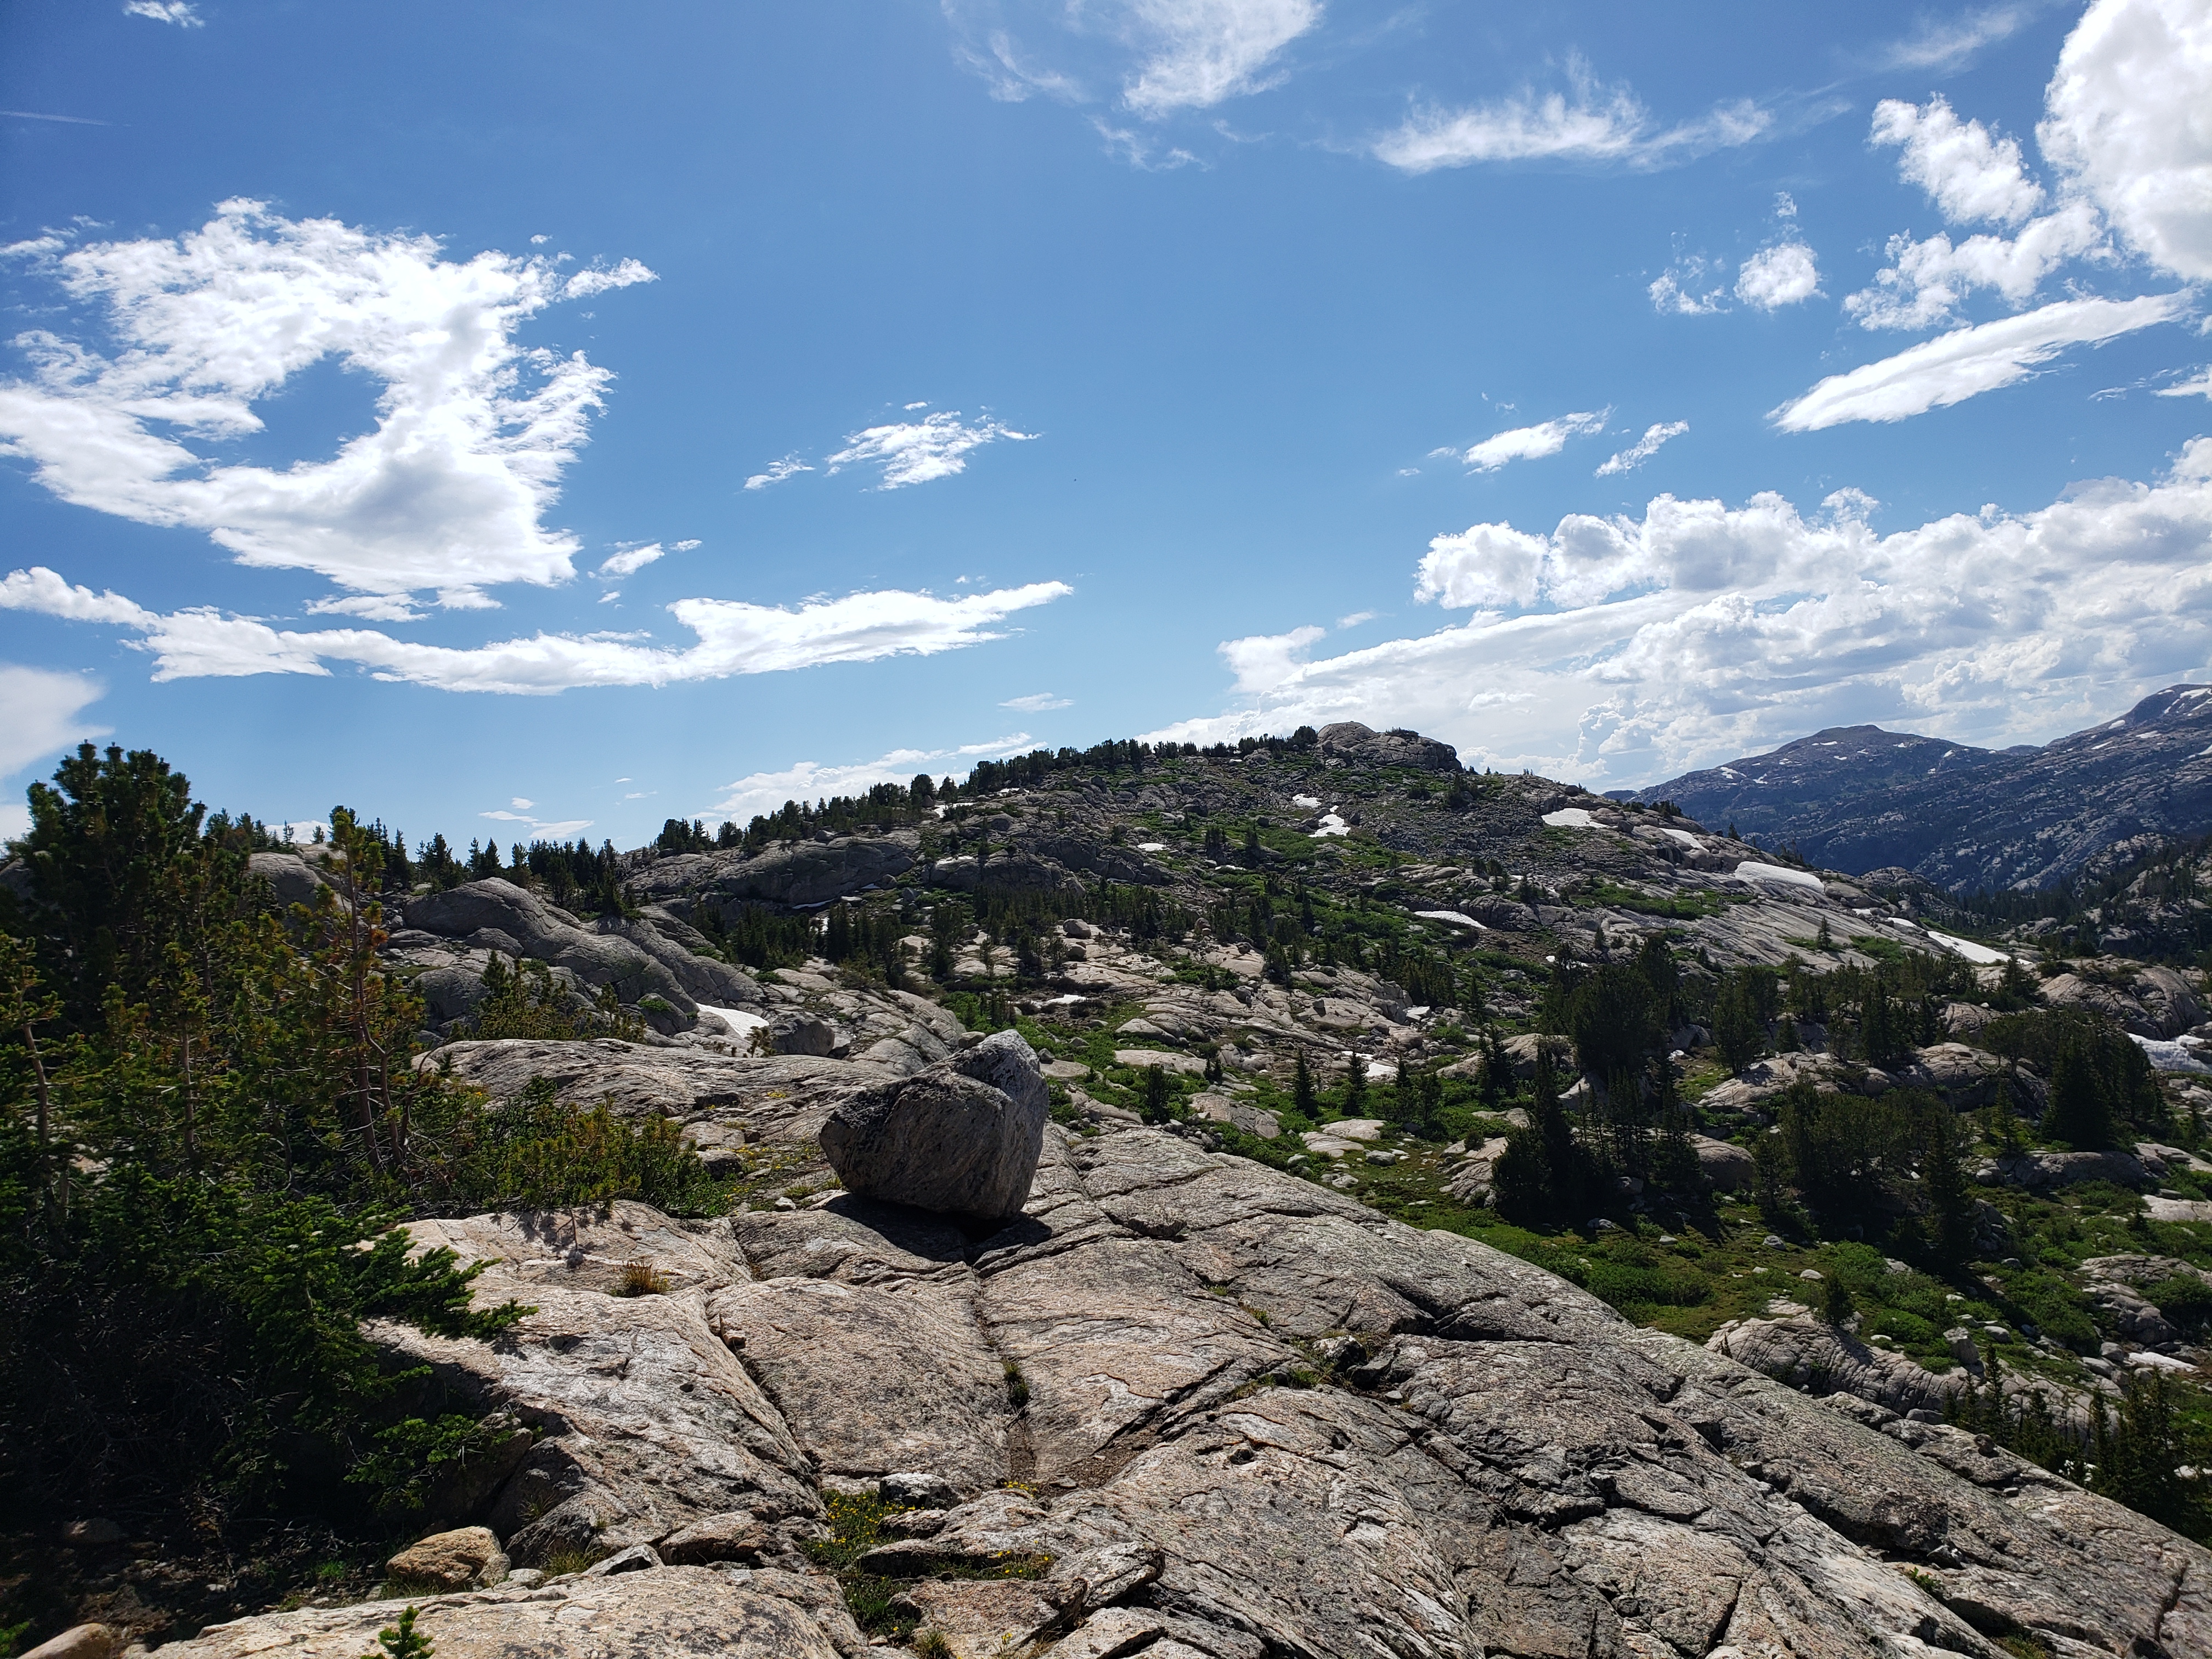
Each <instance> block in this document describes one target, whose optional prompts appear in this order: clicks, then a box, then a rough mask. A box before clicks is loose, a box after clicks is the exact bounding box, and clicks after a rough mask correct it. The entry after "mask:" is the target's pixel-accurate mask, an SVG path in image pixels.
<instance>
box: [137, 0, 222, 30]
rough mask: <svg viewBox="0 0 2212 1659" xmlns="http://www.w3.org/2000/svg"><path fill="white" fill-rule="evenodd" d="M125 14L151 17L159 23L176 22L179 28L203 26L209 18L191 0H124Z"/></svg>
mask: <svg viewBox="0 0 2212 1659" xmlns="http://www.w3.org/2000/svg"><path fill="white" fill-rule="evenodd" d="M123 15H125V17H150V18H152V19H153V20H154V21H155V22H157V23H174V24H176V25H177V27H179V28H187V29H196V28H203V27H206V24H207V19H205V18H204V17H203V16H201V15H199V13H198V11H197V10H196V9H194V8H193V6H192V4H191V0H123Z"/></svg>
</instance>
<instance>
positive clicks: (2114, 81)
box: [2036, 0, 2212, 282]
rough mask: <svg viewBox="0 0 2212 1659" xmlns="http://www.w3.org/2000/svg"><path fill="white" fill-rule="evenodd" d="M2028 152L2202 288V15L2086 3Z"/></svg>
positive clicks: (2191, 0)
mask: <svg viewBox="0 0 2212 1659" xmlns="http://www.w3.org/2000/svg"><path fill="white" fill-rule="evenodd" d="M2044 106H2045V119H2044V121H2043V123H2042V125H2040V126H2039V127H2038V128H2037V129H2036V139H2037V142H2038V143H2039V144H2040V145H2041V146H2042V149H2043V153H2044V154H2045V155H2046V156H2048V157H2050V159H2051V162H2052V164H2053V165H2054V166H2056V167H2058V168H2059V170H2060V171H2061V172H2062V173H2064V174H2065V175H2066V177H2067V179H2068V180H2069V183H2070V184H2071V185H2073V187H2074V188H2075V189H2077V190H2080V191H2083V192H2085V193H2086V194H2087V195H2088V196H2089V197H2091V198H2092V199H2093V200H2094V201H2095V202H2096V203H2097V204H2098V205H2099V206H2100V208H2102V209H2103V210H2104V212H2105V215H2106V217H2107V218H2108V219H2109V220H2110V221H2111V222H2112V224H2113V225H2114V226H2115V227H2116V228H2118V231H2119V232H2120V234H2122V235H2123V236H2124V237H2125V238H2126V239H2127V240H2128V242H2129V244H2130V246H2133V247H2134V248H2135V249H2136V251H2137V252H2140V253H2142V256H2143V257H2144V258H2147V259H2148V260H2149V261H2150V262H2151V263H2152V264H2155V265H2157V266H2158V267H2160V269H2162V270H2168V271H2171V272H2172V273H2173V274H2174V275H2175V276H2182V277H2186V278H2188V279H2189V280H2191V281H2192V282H2198V281H2203V279H2205V278H2206V277H2212V7H2207V6H2205V5H2204V4H2203V0H2095V3H2094V4H2093V5H2091V6H2090V8H2089V9H2088V10H2087V12H2085V13H2084V14H2083V15H2082V17H2081V21H2080V22H2079V23H2077V24H2076V25H2075V27H2074V31H2073V33H2070V34H2069V35H2068V36H2067V37H2066V44H2065V46H2064V47H2063V49H2062V50H2061V51H2060V52H2059V54H2058V68H2057V73H2056V74H2055V75H2053V76H2052V77H2051V85H2050V86H2049V88H2046V89H2045V93H2044Z"/></svg>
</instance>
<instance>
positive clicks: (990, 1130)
mask: <svg viewBox="0 0 2212 1659" xmlns="http://www.w3.org/2000/svg"><path fill="white" fill-rule="evenodd" d="M1048 1108H1049V1103H1048V1099H1047V1097H1046V1093H1045V1083H1044V1074H1043V1073H1042V1072H1041V1071H1040V1070H1039V1069H1038V1066H1037V1057H1036V1051H1035V1050H1034V1049H1032V1048H1030V1045H1029V1044H1028V1043H1027V1042H1024V1041H1023V1039H1022V1036H1021V1035H1020V1033H1019V1032H1016V1031H999V1032H995V1033H994V1034H993V1035H992V1036H987V1037H986V1038H984V1039H983V1041H982V1042H979V1043H978V1044H976V1045H975V1047H974V1048H970V1049H969V1050H968V1051H967V1052H966V1053H964V1054H957V1055H955V1056H954V1057H953V1058H952V1059H951V1060H945V1061H944V1062H942V1063H941V1064H939V1065H936V1066H931V1067H930V1068H929V1069H928V1070H927V1071H926V1072H923V1073H920V1074H918V1075H917V1076H914V1077H910V1078H902V1079H900V1080H899V1081H898V1082H896V1083H892V1084H885V1085H877V1086H874V1087H872V1088H863V1089H860V1090H858V1091H855V1092H854V1093H853V1094H851V1095H848V1097H846V1098H845V1099H844V1100H843V1101H842V1103H839V1104H838V1105H837V1106H836V1107H835V1108H834V1109H832V1110H831V1111H830V1113H829V1116H828V1117H827V1118H826V1119H825V1120H824V1121H823V1125H822V1133H821V1142H822V1151H823V1154H824V1155H825V1156H826V1157H827V1158H829V1163H830V1165H831V1167H832V1168H834V1169H835V1170H836V1171H837V1173H838V1175H839V1176H841V1177H842V1179H843V1181H844V1183H845V1188H846V1190H847V1191H848V1192H852V1193H858V1194H860V1195H861V1196H863V1197H866V1198H875V1199H882V1200H887V1201H889V1202H891V1203H895V1204H911V1205H914V1206H915V1207H917V1208H919V1209H924V1210H935V1211H938V1212H941V1213H943V1214H946V1215H955V1216H961V1217H965V1218H972V1219H974V1220H976V1221H981V1222H992V1221H1004V1220H1010V1219H1012V1218H1013V1217H1015V1216H1017V1215H1019V1214H1020V1213H1021V1209H1022V1206H1023V1205H1024V1203H1025V1202H1027V1201H1028V1199H1029V1194H1030V1180H1031V1178H1032V1177H1033V1176H1035V1175H1036V1166H1037V1158H1038V1155H1039V1153H1040V1152H1041V1151H1042V1147H1043V1144H1044V1126H1045V1121H1046V1118H1047V1116H1048Z"/></svg>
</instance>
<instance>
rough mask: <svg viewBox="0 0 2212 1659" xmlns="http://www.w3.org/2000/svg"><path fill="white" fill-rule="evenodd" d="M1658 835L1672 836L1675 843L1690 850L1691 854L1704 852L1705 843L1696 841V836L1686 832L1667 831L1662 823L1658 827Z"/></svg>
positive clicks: (1680, 830)
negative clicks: (1677, 842)
mask: <svg viewBox="0 0 2212 1659" xmlns="http://www.w3.org/2000/svg"><path fill="white" fill-rule="evenodd" d="M1659 833H1660V834H1661V835H1662V836H1674V839H1675V840H1676V841H1679V842H1681V843H1682V845H1683V846H1685V847H1686V848H1690V849H1691V851H1692V852H1697V853H1702V852H1704V851H1705V842H1702V841H1700V840H1699V839H1698V837H1697V836H1693V835H1692V834H1691V833H1690V832H1689V831H1688V830H1686V829H1668V827H1667V826H1666V825H1665V824H1663V823H1662V824H1661V825H1660V826H1659Z"/></svg>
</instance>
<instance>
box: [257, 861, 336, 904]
mask: <svg viewBox="0 0 2212 1659" xmlns="http://www.w3.org/2000/svg"><path fill="white" fill-rule="evenodd" d="M246 870H247V872H249V873H250V874H252V875H254V876H258V878H260V879H262V880H263V881H265V882H267V883H268V884H269V885H270V888H271V890H274V891H275V893H276V902H278V903H279V904H307V905H312V904H313V903H314V902H315V895H316V894H317V893H319V892H320V891H321V890H323V889H324V888H325V887H327V886H329V885H330V884H329V883H328V882H326V881H325V880H324V879H323V874H322V872H321V871H319V870H318V869H316V868H315V866H313V865H312V864H309V863H308V862H307V860H305V859H303V858H301V856H300V855H299V854H297V853H254V854H249V855H248V857H247V858H246ZM340 902H341V903H343V899H341V900H340Z"/></svg>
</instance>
